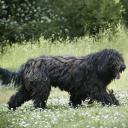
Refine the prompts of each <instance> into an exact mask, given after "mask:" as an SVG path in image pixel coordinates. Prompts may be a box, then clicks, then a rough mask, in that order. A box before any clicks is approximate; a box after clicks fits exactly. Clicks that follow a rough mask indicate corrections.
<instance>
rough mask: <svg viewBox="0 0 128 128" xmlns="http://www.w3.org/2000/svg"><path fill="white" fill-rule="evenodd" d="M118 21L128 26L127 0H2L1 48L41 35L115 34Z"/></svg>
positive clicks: (0, 14) (0, 21)
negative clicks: (106, 31) (109, 31)
mask: <svg viewBox="0 0 128 128" xmlns="http://www.w3.org/2000/svg"><path fill="white" fill-rule="evenodd" d="M118 24H123V25H125V26H126V27H128V1H127V0H120V1H115V0H0V51H1V52H2V51H4V47H5V46H7V45H12V44H14V43H19V44H22V43H23V41H26V43H29V42H27V41H29V40H38V39H39V38H40V37H41V36H43V37H44V39H50V40H51V41H54V40H60V39H61V40H65V39H67V38H68V39H70V40H73V39H74V38H79V37H82V36H85V35H89V36H96V35H97V34H98V33H99V32H103V31H104V30H107V29H109V30H111V31H112V32H113V33H114V32H115V30H116V27H117V25H118Z"/></svg>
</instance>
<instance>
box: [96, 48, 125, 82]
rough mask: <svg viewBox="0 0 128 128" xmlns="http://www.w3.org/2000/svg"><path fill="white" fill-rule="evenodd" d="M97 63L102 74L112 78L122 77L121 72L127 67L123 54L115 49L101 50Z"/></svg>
mask: <svg viewBox="0 0 128 128" xmlns="http://www.w3.org/2000/svg"><path fill="white" fill-rule="evenodd" d="M97 64H98V65H97V66H98V72H99V74H100V76H101V75H102V76H101V77H106V78H109V79H110V80H112V79H120V74H121V73H122V72H123V71H124V70H125V68H126V65H125V63H124V59H123V57H122V55H121V54H120V53H119V52H118V51H116V50H114V49H105V50H103V51H101V52H99V57H98V61H97ZM104 79H105V78H104Z"/></svg>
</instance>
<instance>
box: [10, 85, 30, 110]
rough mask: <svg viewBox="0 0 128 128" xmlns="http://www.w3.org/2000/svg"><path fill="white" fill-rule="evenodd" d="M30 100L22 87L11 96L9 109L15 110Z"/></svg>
mask: <svg viewBox="0 0 128 128" xmlns="http://www.w3.org/2000/svg"><path fill="white" fill-rule="evenodd" d="M28 100H30V95H29V92H28V91H27V90H26V89H25V87H24V86H21V87H20V88H19V90H18V92H16V94H14V95H12V96H11V98H10V100H9V102H8V107H9V109H13V110H15V109H16V108H17V107H19V106H21V104H23V103H24V102H26V101H28Z"/></svg>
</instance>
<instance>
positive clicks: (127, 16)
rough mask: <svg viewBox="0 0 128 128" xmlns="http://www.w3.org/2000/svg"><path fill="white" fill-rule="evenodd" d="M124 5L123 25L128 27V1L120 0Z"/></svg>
mask: <svg viewBox="0 0 128 128" xmlns="http://www.w3.org/2000/svg"><path fill="white" fill-rule="evenodd" d="M120 3H121V5H122V18H123V23H124V24H125V25H126V27H128V0H120Z"/></svg>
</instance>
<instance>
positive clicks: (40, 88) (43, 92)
mask: <svg viewBox="0 0 128 128" xmlns="http://www.w3.org/2000/svg"><path fill="white" fill-rule="evenodd" d="M50 90H51V85H50V83H49V82H36V83H35V88H34V89H33V91H32V100H33V103H34V107H35V108H43V109H44V108H46V103H47V99H48V96H49V94H50Z"/></svg>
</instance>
